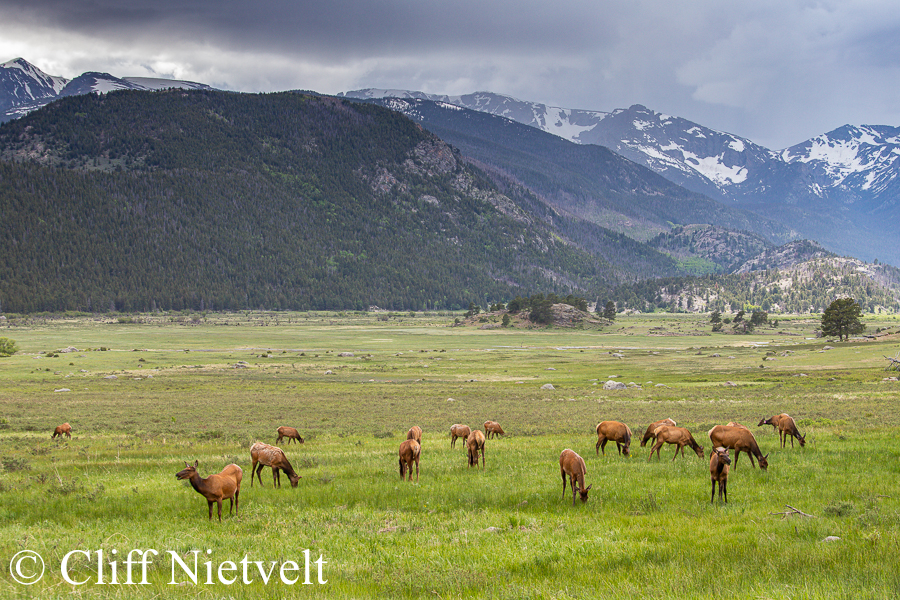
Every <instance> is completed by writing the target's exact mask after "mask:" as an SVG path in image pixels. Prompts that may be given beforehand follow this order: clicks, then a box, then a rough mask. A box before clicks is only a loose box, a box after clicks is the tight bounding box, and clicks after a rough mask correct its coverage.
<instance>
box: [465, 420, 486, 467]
mask: <svg viewBox="0 0 900 600" xmlns="http://www.w3.org/2000/svg"><path fill="white" fill-rule="evenodd" d="M479 452H480V453H481V468H482V469H484V434H483V433H481V431H479V430H478V429H476V430H475V431H473V432H472V433H470V434H469V437H468V438H467V439H466V454H468V456H469V466H470V467H472V466H474V467H475V468H476V469H477V468H478V453H479Z"/></svg>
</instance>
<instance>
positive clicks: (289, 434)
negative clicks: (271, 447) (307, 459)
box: [275, 425, 303, 444]
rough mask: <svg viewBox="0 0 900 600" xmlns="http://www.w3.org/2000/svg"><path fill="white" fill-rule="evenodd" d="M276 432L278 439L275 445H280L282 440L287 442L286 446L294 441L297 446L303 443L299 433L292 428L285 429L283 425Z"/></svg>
mask: <svg viewBox="0 0 900 600" xmlns="http://www.w3.org/2000/svg"><path fill="white" fill-rule="evenodd" d="M276 431H277V432H278V439H277V440H275V443H276V444H280V443H281V440H282V439H284V438H287V439H288V441H287V443H288V444H290V443H291V440H294V441H295V442H297V443H299V444H302V443H303V438H302V437H300V432H299V431H297V430H296V429H294V428H293V427H287V426H285V425H282V426H281V427H279V428H278V429H277V430H276Z"/></svg>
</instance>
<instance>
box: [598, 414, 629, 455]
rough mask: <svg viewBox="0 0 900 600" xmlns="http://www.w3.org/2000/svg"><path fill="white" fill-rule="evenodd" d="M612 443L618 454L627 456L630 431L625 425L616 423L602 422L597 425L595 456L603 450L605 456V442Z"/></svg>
mask: <svg viewBox="0 0 900 600" xmlns="http://www.w3.org/2000/svg"><path fill="white" fill-rule="evenodd" d="M610 440H612V441H614V442H615V443H616V448H617V449H618V450H619V454H624V455H625V456H629V455H630V454H631V429H629V428H628V425H626V424H625V423H619V422H618V421H603V422H602V423H597V448H596V450H597V455H598V456H599V455H600V451H601V450H603V455H604V456H606V442H608V441H610Z"/></svg>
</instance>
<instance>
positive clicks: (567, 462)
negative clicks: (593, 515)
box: [559, 448, 594, 506]
mask: <svg viewBox="0 0 900 600" xmlns="http://www.w3.org/2000/svg"><path fill="white" fill-rule="evenodd" d="M559 474H560V476H562V484H563V498H565V497H566V475H568V476H569V484H570V485H571V486H572V506H575V493H576V492H578V494H579V496H581V501H582V502H587V499H588V492H589V491H590V490H591V488H592V487H594V484H593V483H592V484H591V485H589V486H587V487H584V476H585V475H586V474H587V468H586V467H585V466H584V459H583V458H581V457H580V456H578V454H577V453H576V452H575V451H574V450H570V449H568V448H566V449H565V450H563V451H562V452H561V453H560V455H559Z"/></svg>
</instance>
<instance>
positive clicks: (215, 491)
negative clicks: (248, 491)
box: [175, 460, 244, 523]
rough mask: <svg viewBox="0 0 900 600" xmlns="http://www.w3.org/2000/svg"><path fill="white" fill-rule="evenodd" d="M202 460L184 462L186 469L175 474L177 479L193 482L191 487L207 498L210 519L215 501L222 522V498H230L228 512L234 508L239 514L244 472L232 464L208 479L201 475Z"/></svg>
mask: <svg viewBox="0 0 900 600" xmlns="http://www.w3.org/2000/svg"><path fill="white" fill-rule="evenodd" d="M198 466H200V462H199V461H197V460H195V461H194V464H193V465H192V464H189V463H188V462H185V463H184V469H182V470H181V471H178V473H176V474H175V477H176V478H177V479H179V480H180V479H187V480H189V481H190V482H191V487H193V488H194V489H195V490H197V493H199V494H200V495H202V496H203V497H204V498H206V502H207V504H208V505H209V520H210V521H211V520H212V511H213V502H215V503H216V504H217V505H218V507H219V522H220V523H221V522H222V500H229V501H230V505H229V507H228V514H231V510H232V509H234V514H235V516H237V514H238V496H239V495H240V493H241V479H243V478H244V472H243V471H242V470H241V468H240V467H239V466H237V465H236V464H233V463H232V464H230V465H228V466H227V467H225V468H224V469H222V472H221V473H218V474H216V475H210V476H209V477H207V478H206V479H204V478H202V477H200V473H198V472H197V467H198Z"/></svg>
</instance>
